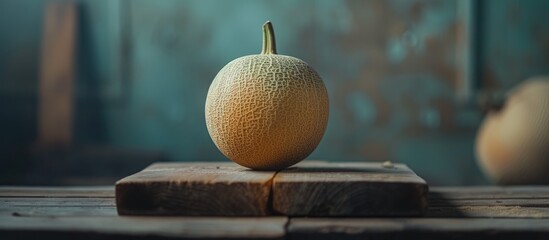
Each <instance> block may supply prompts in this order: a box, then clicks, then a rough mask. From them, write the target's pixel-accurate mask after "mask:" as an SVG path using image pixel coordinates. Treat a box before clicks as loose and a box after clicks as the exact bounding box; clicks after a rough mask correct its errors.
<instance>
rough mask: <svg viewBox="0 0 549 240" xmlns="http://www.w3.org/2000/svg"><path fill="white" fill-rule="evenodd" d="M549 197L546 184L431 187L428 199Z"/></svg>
mask: <svg viewBox="0 0 549 240" xmlns="http://www.w3.org/2000/svg"><path fill="white" fill-rule="evenodd" d="M441 198H442V199H530V198H547V199H549V187H547V186H515V187H496V186H482V187H433V188H431V189H430V194H429V199H441Z"/></svg>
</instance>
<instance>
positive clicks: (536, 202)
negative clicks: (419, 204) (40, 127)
mask: <svg viewBox="0 0 549 240" xmlns="http://www.w3.org/2000/svg"><path fill="white" fill-rule="evenodd" d="M109 191H110V194H109ZM84 192H87V193H86V194H83V193H84ZM41 193H42V194H43V195H41ZM536 193H538V194H536ZM547 193H549V187H512V188H508V187H505V188H502V187H457V188H456V187H448V188H440V187H437V188H433V189H431V191H430V192H429V201H433V200H436V201H439V203H437V205H438V206H435V207H434V208H436V209H440V208H444V209H446V210H447V211H441V212H440V215H439V216H433V215H432V214H431V213H432V211H435V210H433V209H432V207H429V210H428V213H427V216H424V217H421V218H299V217H294V218H292V219H291V222H288V219H287V218H285V217H238V218H235V217H231V218H227V217H150V216H149V217H141V216H117V213H116V209H115V199H114V197H112V196H113V195H114V192H113V188H112V187H92V188H90V187H86V188H74V187H73V188H51V187H48V188H40V187H0V238H1V239H38V238H40V239H135V238H139V239H174V238H178V239H202V238H210V239H282V238H284V239H418V238H419V239H425V238H427V239H456V238H460V239H520V240H523V239H548V238H549V231H548V229H547V228H549V223H548V221H549V219H547V218H549V217H548V216H549V206H547V205H545V206H544V205H543V204H540V203H541V202H540V199H541V200H543V199H547ZM108 195H111V196H110V197H109V196H108ZM474 199H478V200H479V202H478V203H474V201H473V200H474ZM506 199H514V200H519V199H520V200H521V201H515V202H509V204H517V205H513V206H512V205H509V206H501V205H500V203H497V202H495V201H486V200H496V201H499V200H502V201H503V200H506ZM441 200H447V201H448V204H447V205H444V204H442V202H440V201H441ZM461 200H466V201H461ZM481 203H482V204H484V205H481ZM498 204H499V205H498ZM532 206H533V207H532ZM502 207H504V208H506V209H501V208H502ZM498 208H499V210H497V209H498ZM513 208H514V209H515V210H512V209H513ZM465 209H468V210H465ZM451 211H453V212H451ZM540 213H541V214H545V215H544V216H541V218H544V219H536V218H540ZM285 227H286V228H285Z"/></svg>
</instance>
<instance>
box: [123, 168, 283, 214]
mask: <svg viewBox="0 0 549 240" xmlns="http://www.w3.org/2000/svg"><path fill="white" fill-rule="evenodd" d="M274 174H275V172H270V171H252V170H250V169H247V168H244V167H241V166H238V165H236V164H234V163H229V162H222V163H221V162H220V163H203V162H202V163H157V164H153V165H151V166H150V167H148V168H146V169H145V170H143V171H141V172H139V173H137V174H134V175H132V176H129V177H126V178H124V179H122V180H120V181H118V182H117V183H116V203H117V209H118V213H119V214H121V215H185V216H265V215H268V214H269V209H270V202H269V197H270V192H271V181H272V178H273V176H274Z"/></svg>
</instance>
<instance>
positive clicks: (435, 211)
mask: <svg viewBox="0 0 549 240" xmlns="http://www.w3.org/2000/svg"><path fill="white" fill-rule="evenodd" d="M425 217H430V218H433V217H434V218H437V217H438V218H440V217H442V218H549V208H547V207H521V206H449V207H429V208H428V210H427V213H426V214H425Z"/></svg>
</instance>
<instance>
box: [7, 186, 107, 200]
mask: <svg viewBox="0 0 549 240" xmlns="http://www.w3.org/2000/svg"><path fill="white" fill-rule="evenodd" d="M3 197H10V198H11V197H37V198H48V197H57V198H63V197H67V198H71V197H75V198H114V187H113V186H90V187H16V186H0V198H3Z"/></svg>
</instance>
